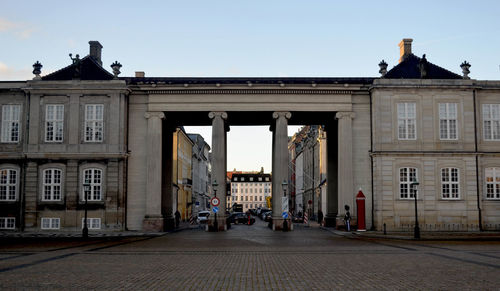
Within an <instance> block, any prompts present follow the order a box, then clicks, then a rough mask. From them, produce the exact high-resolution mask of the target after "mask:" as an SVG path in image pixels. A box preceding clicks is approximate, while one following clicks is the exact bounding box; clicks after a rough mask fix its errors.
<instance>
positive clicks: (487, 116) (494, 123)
mask: <svg viewBox="0 0 500 291" xmlns="http://www.w3.org/2000/svg"><path fill="white" fill-rule="evenodd" d="M483 132H484V139H485V140H500V104H483Z"/></svg>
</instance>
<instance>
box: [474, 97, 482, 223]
mask: <svg viewBox="0 0 500 291" xmlns="http://www.w3.org/2000/svg"><path fill="white" fill-rule="evenodd" d="M472 100H473V102H474V153H475V156H476V194H477V213H478V216H479V231H483V221H482V214H481V204H480V201H481V197H480V196H481V195H480V193H479V153H478V151H477V112H476V89H473V90H472Z"/></svg>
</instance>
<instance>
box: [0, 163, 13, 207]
mask: <svg viewBox="0 0 500 291" xmlns="http://www.w3.org/2000/svg"><path fill="white" fill-rule="evenodd" d="M16 187H17V170H13V169H1V170H0V201H15V200H16V190H17V189H16Z"/></svg>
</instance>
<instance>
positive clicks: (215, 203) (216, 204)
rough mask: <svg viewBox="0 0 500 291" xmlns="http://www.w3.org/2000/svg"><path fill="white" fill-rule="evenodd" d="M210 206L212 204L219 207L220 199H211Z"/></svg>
mask: <svg viewBox="0 0 500 291" xmlns="http://www.w3.org/2000/svg"><path fill="white" fill-rule="evenodd" d="M210 204H212V206H219V204H220V200H219V198H217V197H214V198H212V199H210Z"/></svg>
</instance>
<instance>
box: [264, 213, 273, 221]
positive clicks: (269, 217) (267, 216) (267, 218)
mask: <svg viewBox="0 0 500 291" xmlns="http://www.w3.org/2000/svg"><path fill="white" fill-rule="evenodd" d="M262 217H263V218H262V219H264V221H265V222H269V221H271V220H272V219H273V212H272V211H267V212H264V214H263V215H262Z"/></svg>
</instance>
